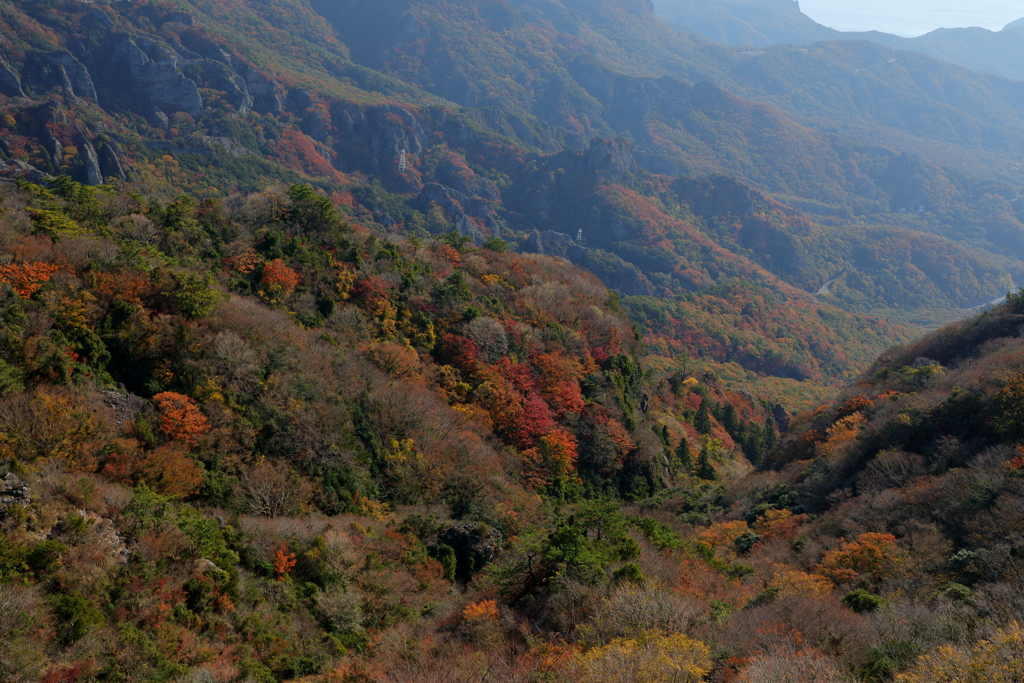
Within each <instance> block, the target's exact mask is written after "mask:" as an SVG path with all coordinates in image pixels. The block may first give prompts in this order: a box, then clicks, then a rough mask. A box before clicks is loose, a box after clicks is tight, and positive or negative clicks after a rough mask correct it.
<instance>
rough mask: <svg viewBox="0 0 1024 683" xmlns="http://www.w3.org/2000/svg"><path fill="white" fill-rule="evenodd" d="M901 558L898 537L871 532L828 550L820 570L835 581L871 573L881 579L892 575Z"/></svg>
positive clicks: (844, 581) (837, 582)
mask: <svg viewBox="0 0 1024 683" xmlns="http://www.w3.org/2000/svg"><path fill="white" fill-rule="evenodd" d="M899 561H900V551H899V548H898V547H897V546H896V537H895V536H893V535H892V534H879V533H874V532H872V533H866V534H861V535H860V536H858V537H857V540H856V541H847V542H845V543H843V544H841V545H840V546H839V547H838V548H835V549H833V550H829V551H828V552H826V553H825V555H824V557H822V559H821V564H819V565H818V569H817V571H818V573H819V574H821V575H823V576H826V577H828V578H829V579H831V580H832V582H833V583H835V584H842V583H852V582H853V581H856V580H857V578H858V577H859V576H860V575H861V574H868V575H870V576H871V578H872V579H874V580H875V581H879V580H881V579H882V578H883V577H884V576H886V575H891V574H893V573H894V572H895V570H896V568H897V566H898V564H899Z"/></svg>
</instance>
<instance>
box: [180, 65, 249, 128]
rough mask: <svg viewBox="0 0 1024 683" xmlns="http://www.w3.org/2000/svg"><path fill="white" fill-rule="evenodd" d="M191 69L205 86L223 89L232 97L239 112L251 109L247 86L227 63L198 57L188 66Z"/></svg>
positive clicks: (242, 112) (243, 112)
mask: <svg viewBox="0 0 1024 683" xmlns="http://www.w3.org/2000/svg"><path fill="white" fill-rule="evenodd" d="M222 52H223V51H222ZM193 69H194V70H195V71H196V76H197V77H198V78H199V79H200V80H201V81H202V82H203V84H204V85H205V86H207V87H213V88H215V89H217V90H223V91H224V92H226V93H228V95H229V96H231V97H233V98H234V101H235V108H236V110H237V111H238V112H239V113H241V114H245V113H246V112H248V111H249V110H251V109H252V105H253V98H252V96H251V95H250V94H249V86H248V85H246V82H245V79H244V78H242V77H241V76H239V75H238V74H236V73H235V72H234V70H233V69H232V68H231V67H230V66H229V65H228V64H226V63H224V62H221V61H217V60H213V59H200V60H198V61H197V62H196V63H195V65H194V66H190V67H189V70H190V71H191V70H193Z"/></svg>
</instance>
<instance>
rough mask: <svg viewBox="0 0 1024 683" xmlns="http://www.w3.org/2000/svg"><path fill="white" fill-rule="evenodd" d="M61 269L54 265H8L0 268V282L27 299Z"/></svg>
mask: <svg viewBox="0 0 1024 683" xmlns="http://www.w3.org/2000/svg"><path fill="white" fill-rule="evenodd" d="M58 270H60V267H58V266H56V265H54V264H52V263H38V262H37V263H8V264H5V265H2V266H0V282H2V283H3V284H6V285H10V286H11V288H12V289H14V291H15V292H17V293H18V296H20V297H21V298H23V299H27V298H29V297H30V296H32V295H33V294H35V293H36V292H38V291H39V289H40V288H41V287H42V286H43V283H46V282H49V281H50V278H51V277H53V275H54V273H56V272H57V271H58Z"/></svg>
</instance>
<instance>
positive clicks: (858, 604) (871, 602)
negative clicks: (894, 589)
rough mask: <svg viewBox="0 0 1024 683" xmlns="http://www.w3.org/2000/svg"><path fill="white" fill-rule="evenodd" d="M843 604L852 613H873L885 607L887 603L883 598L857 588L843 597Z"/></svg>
mask: <svg viewBox="0 0 1024 683" xmlns="http://www.w3.org/2000/svg"><path fill="white" fill-rule="evenodd" d="M843 604H844V605H846V606H847V607H849V608H850V609H852V610H853V611H854V612H874V611H875V610H876V609H878V608H880V607H885V606H886V605H887V604H888V603H887V602H886V600H885V598H882V597H879V596H877V595H873V594H871V593H869V592H867V591H866V590H864V589H863V588H858V589H857V590H854V591H850V592H849V593H847V594H846V595H845V596H843Z"/></svg>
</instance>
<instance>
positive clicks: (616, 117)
mask: <svg viewBox="0 0 1024 683" xmlns="http://www.w3.org/2000/svg"><path fill="white" fill-rule="evenodd" d="M3 11H4V12H5V17H7V20H6V22H5V24H4V27H5V31H6V33H5V36H6V37H5V38H4V40H5V43H4V45H5V46H6V47H5V48H4V50H5V55H6V56H5V60H6V61H5V64H6V66H5V67H4V74H5V75H6V76H5V78H6V80H5V83H6V85H5V86H4V94H5V95H6V96H8V98H7V100H6V101H7V104H6V108H7V111H8V114H7V116H9V117H10V118H9V119H6V123H5V126H6V127H5V128H4V129H3V139H4V142H5V144H6V146H7V150H6V151H4V152H3V153H4V154H5V155H6V156H7V161H5V162H4V163H5V164H6V165H7V167H8V173H10V174H12V175H17V174H19V173H26V172H27V173H29V174H30V175H31V174H35V176H34V177H36V178H38V177H41V176H40V175H39V174H41V173H50V174H61V173H66V174H70V175H71V176H72V177H73V178H74V179H75V180H77V181H79V182H86V183H89V182H99V181H100V180H101V179H102V180H104V181H111V182H115V183H117V182H126V183H127V184H128V185H129V186H132V187H143V186H144V187H145V188H146V190H147V192H149V193H154V194H157V195H162V196H163V197H164V198H166V199H170V198H173V196H174V195H175V194H176V193H177V192H179V191H183V190H184V191H189V192H192V193H194V194H196V195H197V196H199V197H201V198H205V197H213V196H224V193H225V192H228V191H231V190H232V189H237V190H240V191H244V192H254V191H259V190H261V189H263V188H264V187H265V186H266V185H267V184H269V183H271V182H274V181H284V182H286V183H294V182H297V181H299V180H303V179H304V180H308V181H311V182H313V184H314V185H315V186H318V187H321V188H322V189H324V190H325V191H326V192H327V193H328V195H330V196H333V197H334V198H335V200H336V203H339V204H341V205H346V206H348V207H349V208H350V210H351V213H352V215H353V216H356V215H358V216H359V219H360V221H362V222H364V223H365V222H368V221H369V222H373V223H376V224H378V225H379V226H380V227H381V228H384V229H398V230H404V229H409V228H413V229H416V228H419V227H424V226H428V224H429V227H424V229H427V230H433V231H434V232H436V231H437V230H439V229H440V230H445V229H448V228H451V227H454V228H456V229H458V230H460V232H462V233H463V234H472V235H474V239H476V240H477V242H479V241H480V240H481V239H485V238H486V237H487V236H488V235H490V234H500V235H501V236H502V237H504V238H506V239H508V240H509V241H511V242H513V243H516V244H520V245H527V244H536V243H537V241H536V239H532V237H533V231H537V232H541V233H544V232H547V231H553V232H557V233H561V234H562V235H567V236H568V238H570V239H572V240H573V241H575V240H576V239H577V238H579V237H580V236H581V235H580V233H579V230H580V229H581V228H582V229H583V233H582V239H583V244H582V245H576V246H584V247H589V248H594V247H597V248H598V249H599V253H595V252H580V251H578V250H572V251H571V252H569V253H567V254H566V255H567V256H568V257H569V258H570V259H574V260H575V261H576V262H578V263H580V264H581V265H584V267H588V266H587V265H586V263H584V262H583V261H580V260H579V259H586V261H587V263H594V264H598V263H599V265H594V269H595V271H596V272H598V274H599V275H600V276H601V277H602V278H603V280H604V281H605V282H606V283H607V284H609V285H611V286H613V287H615V288H616V289H618V290H620V291H622V292H623V293H625V294H650V293H658V294H660V293H663V292H666V291H667V292H671V293H673V294H682V293H685V292H687V291H692V290H694V289H699V288H701V287H705V286H707V285H710V284H728V283H727V282H726V281H725V280H727V279H728V278H729V277H731V276H733V275H734V274H735V273H736V272H737V268H741V269H747V270H751V269H753V270H763V271H767V273H769V274H770V276H760V275H759V276H757V277H758V278H761V279H765V278H768V279H771V278H772V277H774V278H775V279H776V280H777V281H778V282H777V283H776V282H772V283H770V287H771V288H772V291H773V292H774V293H776V294H781V295H782V296H784V297H786V298H790V297H791V296H792V294H791V293H790V292H787V291H786V290H785V287H784V285H790V286H792V287H795V288H797V289H800V290H803V291H805V292H810V293H818V295H819V296H820V297H821V300H822V301H823V302H824V303H828V304H831V305H837V306H839V307H841V308H844V309H845V310H847V311H850V312H854V313H872V314H880V315H885V316H887V317H891V318H894V319H897V320H900V321H902V322H907V323H913V324H917V323H920V322H931V323H932V324H934V323H935V322H936V321H940V320H948V319H950V318H951V317H955V316H956V315H961V314H962V312H960V309H962V308H965V307H968V308H969V307H971V306H975V305H978V304H981V303H984V302H987V301H991V300H992V299H994V298H996V297H998V296H1000V295H1001V294H1002V293H1004V292H1005V291H1006V290H1008V289H1010V288H1011V286H1012V283H1013V281H1014V280H1017V279H1019V278H1020V273H1021V272H1022V270H1024V266H1022V262H1021V258H1024V254H1021V252H1020V250H1021V247H1020V245H1021V244H1024V240H1022V239H1021V237H1022V235H1024V224H1022V223H1021V222H1020V220H1019V218H1020V215H1019V214H1020V212H1021V211H1024V209H1021V207H1020V206H1018V205H1019V204H1020V202H1021V200H1019V199H1018V197H1017V194H1018V189H1019V180H1020V179H1019V170H1020V169H1019V164H1017V163H1016V162H1013V161H1012V160H1013V159H1015V158H1017V157H1016V156H1015V155H1017V154H1018V153H1019V149H1018V147H1019V140H1020V139H1021V136H1020V134H1019V132H1020V129H1021V128H1022V123H1021V118H1020V113H1019V112H1020V108H1019V106H1018V105H1019V97H1020V95H1021V92H1020V91H1019V87H1018V86H1017V84H1012V83H1009V82H1005V81H1000V80H998V79H994V78H988V77H981V76H977V75H974V74H969V73H968V72H965V71H961V70H958V69H956V68H955V67H948V66H945V65H941V64H938V63H936V62H932V61H930V60H927V59H925V58H923V57H914V56H913V55H908V56H906V58H901V59H903V61H901V62H897V63H896V65H895V66H894V65H892V63H891V62H890V61H888V60H889V59H890V57H889V56H886V55H888V53H886V54H885V55H882V54H880V53H878V51H879V50H885V49H887V48H881V47H879V46H874V47H872V46H865V45H860V44H853V43H840V44H836V45H835V46H828V47H824V48H821V49H820V50H818V51H817V52H815V53H813V54H811V53H800V52H798V51H794V50H788V51H787V49H783V48H779V49H777V50H776V49H773V50H770V51H769V52H768V53H767V54H765V55H763V56H761V57H758V58H757V59H756V60H752V59H748V58H746V57H743V56H740V55H738V54H736V53H735V51H732V50H729V49H725V48H722V47H719V46H715V45H713V44H710V43H704V42H700V41H699V40H697V39H692V38H687V37H684V36H680V35H677V34H675V33H674V32H673V31H671V30H670V29H669V28H668V27H666V26H665V25H664V24H662V23H661V22H660V21H659V20H658V19H657V18H655V17H654V16H653V15H652V14H651V13H650V10H649V8H647V7H646V6H645V5H643V4H642V3H641V4H638V5H636V6H635V7H634V6H632V5H616V4H614V3H611V4H609V3H607V2H593V3H583V4H580V5H579V6H575V5H573V6H569V5H558V4H552V5H543V6H541V5H538V6H536V7H535V6H533V5H530V4H529V3H521V4H518V5H506V4H501V3H498V4H487V3H485V4H482V5H481V4H478V3H473V2H467V3H463V4H462V5H460V4H458V3H454V4H446V3H419V4H416V3H405V4H403V3H383V4H381V3H376V4H356V5H352V6H347V5H345V6H343V5H341V4H337V3H326V2H323V3H312V5H310V6H305V5H301V4H293V3H288V2H284V3H264V2H243V1H242V0H235V1H232V2H217V3H212V2H210V3H204V2H196V3H184V2H179V3H171V2H167V3H164V2H149V3H132V4H128V3H113V4H110V5H84V4H80V3H72V2H63V1H56V0H54V1H53V2H44V3H38V2H31V3H13V4H8V5H6V6H5V8H4V10H3ZM317 12H320V13H322V16H321V14H318V13H317ZM250 25H251V29H249V30H248V31H243V30H241V29H240V27H244V26H250ZM260 35H274V36H276V37H277V38H276V39H275V40H274V41H260V40H259V39H258V36H260ZM816 50H817V48H816ZM883 56H884V57H885V59H884V60H883V59H882V57H883ZM861 62H864V68H863V69H860V70H857V69H852V70H851V69H850V68H847V67H849V66H850V65H856V64H859V63H861ZM868 62H870V64H868ZM879 62H882V63H884V64H885V65H888V66H884V68H876V66H877V64H878V63H879ZM852 71H858V73H857V74H853V73H852ZM65 75H66V76H67V78H66V79H65ZM840 76H841V78H838V77H840ZM837 78H838V80H837ZM684 79H689V80H684ZM851 79H852V80H851ZM865 79H866V80H865ZM702 81H703V82H702ZM710 81H715V83H716V84H712V83H711V82H710ZM797 84H799V87H797ZM940 84H941V85H940ZM126 86H127V87H126ZM730 89H731V91H730ZM744 97H747V98H753V99H744ZM757 100H765V101H766V102H768V103H762V102H758V101H757ZM926 112H927V113H926ZM938 112H941V114H940V113H938ZM595 136H597V137H601V138H603V139H604V140H613V141H614V140H618V141H614V142H599V143H598V144H597V146H596V147H593V146H592V140H593V139H594V138H595ZM623 136H624V137H625V139H626V141H625V142H624V141H622V140H623ZM879 143H881V144H886V145H891V147H882V146H880V145H879ZM564 148H567V151H559V150H562V149H564ZM26 164H27V166H26ZM680 174H682V176H683V179H682V180H681V179H680ZM693 176H696V177H698V178H702V179H703V180H700V181H699V182H693V181H690V180H686V178H690V177H693ZM723 176H731V177H735V178H737V179H738V180H739V182H738V183H737V182H735V181H734V180H731V179H730V178H729V177H723ZM122 178H123V179H124V180H123V181H122V180H121V179H122ZM702 183H703V184H702ZM580 192H582V193H585V194H584V195H583V197H581V198H578V197H577V196H575V195H576V194H577V193H580ZM567 193H572V194H573V195H574V196H567ZM748 194H749V200H748V196H747V195H748ZM716 202H718V203H716ZM583 203H585V204H586V207H585V210H584V211H574V212H572V215H571V216H569V217H568V218H569V219H571V220H567V217H566V213H567V212H565V211H564V210H563V213H562V214H561V215H558V214H556V211H553V210H551V209H549V207H551V206H554V207H556V210H557V207H565V206H568V205H574V206H580V204H583ZM434 207H436V211H435V212H434V214H433V218H431V211H432V210H434ZM652 220H653V221H655V222H657V223H659V224H660V226H661V227H659V228H658V229H657V230H656V232H658V233H659V235H658V236H657V239H655V240H654V241H655V242H663V241H664V239H667V240H669V241H673V240H674V241H675V242H677V243H678V245H677V247H676V249H675V250H676V252H677V253H678V251H679V249H688V248H689V246H695V243H694V240H697V241H698V242H699V243H701V244H702V245H703V246H701V247H700V255H699V256H696V255H695V254H693V253H689V254H680V255H679V256H678V257H676V256H668V257H666V258H661V257H660V255H658V254H656V255H653V256H652V255H651V254H650V252H651V251H652V246H653V244H652V243H651V242H649V241H645V240H650V239H653V238H654V236H653V235H650V233H651V231H650V230H649V229H648V230H647V233H648V235H640V234H639V232H640V231H639V230H638V229H636V228H634V227H632V226H636V225H644V224H647V225H649V224H650V223H651V222H652ZM442 223H445V224H446V226H447V227H442V226H441V224H442ZM396 226H397V227H396ZM882 232H884V233H885V234H886V235H887V236H889V237H887V239H892V240H894V241H895V242H896V244H894V245H892V247H891V248H885V249H878V248H877V245H878V240H877V236H878V235H879V234H881V233H882ZM680 233H687V234H680ZM698 233H699V234H698ZM555 239H557V240H561V241H562V243H564V244H568V242H567V241H566V239H565V237H557V238H555ZM541 241H542V242H543V236H542V238H541ZM550 241H551V240H550V239H549V240H548V242H550ZM683 244H685V245H689V246H686V247H683V246H682V245H683ZM526 248H530V247H526ZM655 250H656V251H658V252H659V254H660V252H661V251H662V248H661V247H657V248H655ZM726 252H728V253H726ZM574 255H575V257H578V258H574ZM723 259H725V260H729V261H731V263H730V264H729V265H726V264H724V263H722V264H715V265H714V266H713V267H710V266H708V267H706V266H704V265H700V264H698V265H697V266H693V264H692V262H694V261H698V262H701V263H703V262H704V261H718V262H721V261H722V260H723ZM751 262H752V263H751ZM937 263H942V266H941V268H937V267H936V264H937ZM634 267H635V268H634ZM637 269H639V270H640V271H642V272H643V273H644V274H645V276H647V280H649V281H650V282H648V281H645V280H644V279H643V278H638V277H636V275H635V271H636V270H637ZM701 269H703V272H701ZM651 276H653V277H651ZM831 281H834V282H833V283H832V284H829V285H827V286H826V283H829V282H831Z"/></svg>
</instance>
